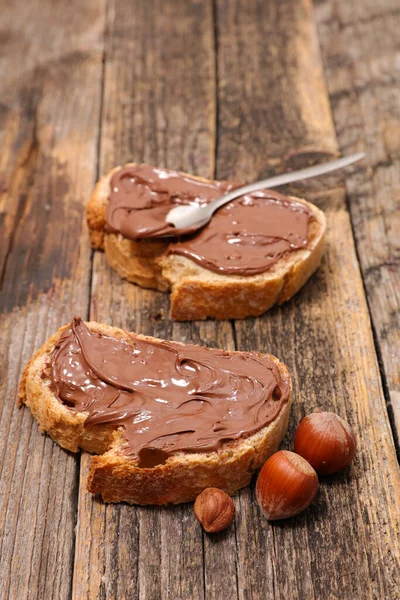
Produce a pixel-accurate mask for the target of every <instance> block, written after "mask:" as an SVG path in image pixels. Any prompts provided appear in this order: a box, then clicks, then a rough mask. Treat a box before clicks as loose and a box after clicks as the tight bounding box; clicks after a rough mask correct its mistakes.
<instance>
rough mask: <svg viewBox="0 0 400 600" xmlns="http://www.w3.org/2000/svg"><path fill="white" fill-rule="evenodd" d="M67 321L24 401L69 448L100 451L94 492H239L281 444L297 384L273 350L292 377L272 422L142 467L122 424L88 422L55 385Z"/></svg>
mask: <svg viewBox="0 0 400 600" xmlns="http://www.w3.org/2000/svg"><path fill="white" fill-rule="evenodd" d="M86 325H87V326H88V328H89V330H90V331H93V332H98V333H104V334H106V335H109V336H112V337H115V338H117V339H122V340H125V341H127V342H130V343H131V338H130V336H129V334H128V333H127V332H126V331H123V330H122V329H118V328H116V327H110V326H107V325H102V324H100V323H96V322H89V323H86ZM67 327H68V325H66V326H64V327H61V328H60V329H59V330H58V331H57V333H55V334H54V335H53V336H52V337H51V338H50V339H49V340H48V341H47V342H46V343H45V344H44V345H43V346H42V347H41V348H40V349H39V350H38V351H37V352H36V354H35V355H34V356H33V357H32V359H31V360H30V361H29V362H28V364H27V365H26V367H25V369H24V372H23V375H22V378H21V383H20V387H19V394H18V402H19V404H20V405H21V404H26V405H27V406H29V408H30V410H31V412H32V414H33V416H34V417H35V419H36V420H37V421H38V423H39V427H40V429H41V431H43V432H46V433H48V434H49V435H50V436H51V437H52V438H53V440H54V441H55V442H57V443H58V444H59V445H60V446H62V447H63V448H65V449H67V450H70V451H72V452H77V451H78V450H79V449H82V450H86V451H87V452H91V453H95V454H98V455H99V456H93V457H92V458H91V462H90V467H89V478H88V483H87V488H88V490H89V491H90V492H92V493H93V494H101V496H102V498H103V500H104V501H105V502H128V503H130V504H142V505H147V504H158V505H163V504H169V503H172V504H177V503H180V502H189V501H191V500H194V499H195V498H196V496H197V495H198V494H199V493H200V492H201V491H202V490H203V489H205V488H206V487H218V488H221V489H223V490H225V491H226V492H227V493H228V494H234V493H235V492H237V491H238V490H239V489H240V488H242V487H244V486H246V485H247V484H248V483H249V482H250V479H251V477H252V475H253V473H254V471H255V470H257V469H258V468H259V467H261V466H262V465H263V464H264V462H265V461H266V460H267V458H268V457H269V456H270V455H271V454H272V453H273V452H275V451H276V450H277V448H278V446H279V444H280V442H281V440H282V438H283V436H284V435H285V432H286V428H287V425H288V420H289V414H290V406H291V402H292V388H291V381H290V375H289V372H288V370H287V367H286V366H285V365H284V364H283V363H281V362H280V361H279V360H278V359H277V358H275V357H274V356H269V358H270V359H271V360H273V361H274V362H275V364H276V365H277V367H278V369H279V372H280V374H281V377H282V378H283V379H284V380H286V381H289V383H290V394H289V400H288V402H287V403H286V404H284V405H283V407H282V410H281V411H280V413H279V414H278V416H277V417H276V419H275V420H274V421H272V423H270V424H269V425H268V426H266V427H264V428H263V429H261V430H260V431H258V432H257V433H255V434H253V435H251V436H249V437H248V438H245V439H238V440H235V441H233V442H229V443H226V444H224V445H223V447H222V449H221V450H220V451H218V452H216V451H214V452H207V453H186V452H177V453H175V454H173V455H171V456H170V457H169V458H168V460H167V462H166V463H165V464H163V465H158V466H156V467H153V468H150V469H147V468H139V467H138V466H137V459H136V458H135V457H132V456H126V455H124V454H123V452H122V446H123V436H122V433H121V428H119V429H118V428H117V429H116V428H115V426H113V425H104V424H99V425H95V426H92V427H85V426H84V422H85V419H86V416H87V413H85V412H74V411H72V410H70V409H68V408H67V407H66V406H65V405H63V404H62V403H61V402H60V401H59V400H58V399H57V397H56V396H55V395H54V394H53V392H52V390H51V389H50V380H49V379H48V378H46V377H44V374H45V368H46V363H47V362H48V359H49V357H50V355H51V353H52V351H53V349H54V347H55V344H56V342H57V340H58V339H59V337H60V335H61V333H62V332H63V331H64V330H65V329H66V328H67ZM138 337H139V338H141V339H144V340H151V341H154V340H155V338H150V337H147V336H138ZM155 341H156V342H157V340H155Z"/></svg>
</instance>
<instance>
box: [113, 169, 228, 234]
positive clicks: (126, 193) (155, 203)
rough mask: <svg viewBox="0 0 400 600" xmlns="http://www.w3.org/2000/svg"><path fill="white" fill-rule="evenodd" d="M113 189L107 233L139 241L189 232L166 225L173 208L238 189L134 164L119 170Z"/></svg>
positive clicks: (210, 198) (222, 182)
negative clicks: (167, 217) (118, 234)
mask: <svg viewBox="0 0 400 600" xmlns="http://www.w3.org/2000/svg"><path fill="white" fill-rule="evenodd" d="M238 185H239V184H236V187H237V186H238ZM110 187H111V192H110V196H109V202H108V205H107V209H106V227H107V231H109V232H112V233H120V234H121V235H123V237H126V238H128V239H130V240H140V239H146V238H157V237H161V236H165V235H170V236H171V235H172V236H178V235H179V236H180V235H183V234H186V233H188V232H190V231H191V230H190V229H179V230H178V229H176V228H175V227H174V226H173V225H171V224H168V223H166V222H165V218H166V216H167V214H168V213H169V211H170V210H171V208H172V207H173V206H177V205H179V204H199V205H202V204H206V203H208V202H211V200H216V199H217V198H219V197H220V196H223V195H224V194H226V193H227V192H228V191H230V190H231V189H233V188H234V187H235V186H234V184H230V183H228V182H227V181H210V182H207V181H206V182H204V181H200V180H198V179H195V178H194V177H190V176H189V175H182V173H178V171H171V170H170V169H156V168H155V167H151V166H150V165H132V166H129V167H124V168H122V169H120V170H119V171H116V173H114V175H113V176H112V178H111V183H110Z"/></svg>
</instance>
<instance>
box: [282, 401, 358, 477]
mask: <svg viewBox="0 0 400 600" xmlns="http://www.w3.org/2000/svg"><path fill="white" fill-rule="evenodd" d="M294 450H295V452H297V454H300V456H302V457H303V458H305V459H306V461H308V462H309V463H310V465H311V466H312V467H313V468H314V469H315V470H316V471H317V473H318V474H319V475H332V474H333V473H337V472H338V471H340V470H341V469H344V468H345V467H347V466H348V465H349V464H350V463H351V461H352V460H353V458H354V454H355V451H356V438H355V435H354V433H353V430H352V429H351V427H350V425H349V424H348V423H346V421H344V420H343V419H342V418H341V417H339V415H336V414H335V413H332V412H314V413H311V414H310V415H308V416H307V417H304V419H303V420H302V421H301V423H300V425H299V427H298V429H297V433H296V437H295V440H294Z"/></svg>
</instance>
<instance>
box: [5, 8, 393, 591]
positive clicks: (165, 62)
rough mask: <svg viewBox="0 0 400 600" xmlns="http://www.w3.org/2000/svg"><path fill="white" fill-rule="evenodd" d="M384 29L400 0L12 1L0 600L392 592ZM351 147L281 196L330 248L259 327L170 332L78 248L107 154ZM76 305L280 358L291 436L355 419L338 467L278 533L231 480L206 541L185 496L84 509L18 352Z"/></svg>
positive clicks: (389, 119) (217, 171) (180, 156)
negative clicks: (327, 171) (37, 409)
mask: <svg viewBox="0 0 400 600" xmlns="http://www.w3.org/2000/svg"><path fill="white" fill-rule="evenodd" d="M399 30H400V10H399V6H398V2H397V0H380V2H377V1H376V0H374V1H373V0H360V1H359V2H357V3H348V2H346V1H345V0H324V1H318V2H316V3H315V6H313V5H312V3H311V2H310V1H309V0H279V1H278V0H270V1H268V2H265V1H261V0H260V1H256V0H251V1H239V0H236V1H233V0H216V1H211V0H202V1H196V0H190V1H189V0H188V1H187V2H181V1H180V0H164V1H162V0H158V1H157V0H146V1H145V0H138V1H137V2H133V1H132V2H129V1H127V0H116V1H115V2H112V1H109V2H106V1H105V0H104V1H103V2H99V1H95V0H81V1H80V2H78V1H77V0H74V1H73V2H69V3H67V2H60V3H56V5H55V4H54V3H52V2H50V0H34V1H32V2H30V3H22V2H5V3H4V5H3V7H2V18H1V23H0V47H1V56H2V57H3V60H2V61H0V144H1V145H0V148H1V151H0V223H1V233H2V235H1V236H0V268H1V295H0V306H1V316H0V326H1V330H0V336H1V350H2V361H1V366H0V385H1V398H0V407H1V409H0V410H1V412H0V528H1V531H2V537H1V542H0V543H1V556H0V575H1V576H0V598H4V599H6V598H10V599H12V600H14V599H15V600H16V599H18V600H20V599H25V598H30V599H38V600H41V599H42V598H46V599H47V598H53V599H56V600H64V599H65V600H66V599H73V600H81V599H82V600H84V599H89V598H90V599H116V600H120V599H127V600H132V599H135V600H136V599H137V598H138V599H139V598H140V599H141V600H153V599H154V600H158V599H159V598H162V599H168V600H177V599H183V600H186V599H190V600H191V599H192V598H193V599H197V598H199V599H200V598H201V599H203V598H206V599H207V600H209V599H214V598H216V599H218V600H230V599H232V598H238V599H240V600H249V599H253V598H254V599H257V600H258V599H259V598H271V599H281V598H282V599H285V600H286V599H292V598H293V599H295V598H300V599H305V600H308V599H316V600H317V599H318V600H319V599H325V598H328V599H340V600H342V599H349V600H353V599H363V600H364V598H374V599H379V600H380V599H390V600H391V599H392V598H393V599H396V598H399V597H400V593H399V573H400V514H399V508H398V504H399V500H400V478H399V466H398V462H397V459H396V443H397V440H398V428H399V427H400V418H399V397H400V382H399V372H400V356H399V341H400V333H399V280H400V274H399V273H400V269H399V243H398V240H399V234H400V231H399V216H398V215H399V202H400V180H399V172H400V171H399V166H400V165H399V162H400V108H399V107H400V92H399V89H400V87H399V83H400V81H399V80H400V75H399V69H398V55H399V46H400V42H399V36H398V31H399ZM359 149H365V150H366V151H367V153H368V157H367V160H366V161H365V162H364V163H363V164H360V165H357V166H355V167H354V168H353V169H351V170H350V172H348V173H347V176H346V179H344V176H343V174H336V175H331V176H329V177H325V178H323V179H322V178H321V179H319V180H314V181H310V182H308V183H307V184H306V183H303V184H299V185H297V186H296V187H294V188H293V190H292V191H293V192H295V193H297V194H298V195H305V196H307V197H308V198H309V199H310V200H312V201H313V202H315V203H316V204H317V205H318V206H320V207H321V208H323V209H324V210H325V211H326V213H327V216H328V222H329V234H328V238H329V247H328V251H327V254H326V256H325V258H324V260H323V264H322V266H321V268H320V269H319V271H318V272H317V273H316V274H315V275H314V277H313V278H312V279H311V280H310V282H309V283H308V284H307V285H306V286H305V287H304V288H303V290H302V291H301V292H300V293H299V294H298V295H297V296H296V297H295V298H294V299H293V300H292V301H290V302H289V303H287V304H286V305H284V306H282V307H280V308H275V309H273V310H271V311H270V312H268V313H267V314H266V315H264V316H263V317H261V318H259V319H247V320H243V321H237V322H227V321H226V322H213V321H206V322H202V323H198V322H197V323H196V322H193V323H172V322H171V321H170V320H169V318H168V306H169V301H168V295H166V294H162V293H158V292H153V291H148V290H142V289H140V288H138V287H136V286H133V285H130V284H128V283H127V282H124V281H122V280H121V279H120V278H119V277H118V276H117V275H116V274H115V273H114V272H113V271H111V269H110V268H109V267H108V266H107V264H106V261H105V258H104V255H103V254H101V253H95V254H94V255H93V254H92V253H91V251H90V248H89V243H88V236H87V230H86V226H85V223H84V206H85V203H86V202H87V200H88V198H89V197H90V193H91V190H92V187H93V184H94V182H95V180H96V177H97V176H98V175H99V174H102V173H104V172H106V171H107V170H109V169H110V168H111V167H113V166H114V165H115V164H119V163H123V162H125V161H128V160H136V161H147V162H150V163H154V164H157V165H160V166H166V167H171V168H178V169H179V168H181V169H183V170H186V171H189V172H193V173H195V174H198V175H203V176H205V177H208V176H216V177H220V178H222V177H227V178H229V177H232V178H233V177H237V178H239V179H240V178H243V179H247V180H249V181H250V180H253V179H256V178H257V177H261V176H264V175H267V174H270V173H274V172H281V171H284V170H286V169H288V168H296V167H300V166H303V165H305V164H309V163H312V162H317V161H319V160H324V159H326V158H329V157H332V156H335V155H337V154H338V153H339V152H350V151H355V150H359ZM396 211H397V212H396ZM72 314H81V315H83V316H84V317H85V318H86V317H90V318H92V319H95V320H99V321H103V322H105V323H112V324H114V325H116V326H121V327H124V328H127V329H131V330H135V331H137V332H140V333H145V334H146V333H147V334H152V335H156V336H159V337H165V338H172V339H175V340H179V341H194V342H199V343H205V344H208V345H212V346H219V347H223V348H229V349H234V348H238V349H241V350H245V349H257V350H261V351H270V352H272V353H274V354H276V355H277V356H278V357H280V358H281V359H282V360H284V361H285V362H286V363H287V365H288V367H289V369H290V370H291V373H292V375H293V381H294V386H295V403H294V407H293V411H292V417H291V421H290V426H289V431H288V434H287V436H286V438H285V440H284V444H283V445H284V447H286V448H291V447H292V442H293V435H294V432H295V429H296V425H297V423H298V422H299V420H300V418H301V417H302V416H303V415H304V414H306V413H307V412H309V411H310V410H312V409H313V408H316V407H320V408H324V409H328V410H334V411H336V412H338V413H339V414H341V415H342V416H343V417H345V418H346V419H347V420H348V421H349V422H350V423H351V424H352V426H353V427H354V429H355V431H356V434H357V438H358V441H359V452H358V454H357V458H356V460H355V463H354V465H353V466H352V467H351V469H349V470H348V471H346V472H344V473H343V474H340V475H338V476H336V477H333V478H331V479H325V480H323V481H322V482H321V488H320V493H319V495H318V497H317V500H316V502H315V503H314V504H313V505H312V507H310V509H308V510H307V511H306V512H305V513H303V514H302V515H300V516H299V517H298V518H296V519H292V520H288V521H286V522H283V523H276V524H269V523H268V522H267V521H266V520H265V519H263V517H262V516H261V514H260V511H259V509H258V507H257V505H256V503H255V498H254V485H252V486H250V487H249V488H247V489H244V490H242V491H241V492H240V494H238V495H237V496H236V498H235V504H236V508H237V518H236V522H235V524H234V526H232V527H231V528H230V529H229V530H228V531H226V532H224V533H221V534H218V535H214V536H209V535H207V534H204V533H203V532H202V530H201V528H200V526H199V525H198V523H197V521H196V520H195V519H194V517H193V512H192V507H191V505H181V506H177V507H171V508H161V509H160V508H152V507H148V508H135V507H129V506H126V505H114V506H112V505H108V506H107V505H105V504H103V503H102V502H100V501H98V500H97V499H93V498H92V497H91V496H90V495H89V494H88V493H87V492H86V489H85V481H86V476H87V466H88V457H87V456H86V455H82V456H81V457H79V456H73V455H72V454H69V453H67V452H65V451H63V450H61V449H60V448H59V447H58V446H57V445H56V444H54V443H53V442H52V441H51V440H50V439H48V438H46V437H44V436H43V435H41V434H40V432H39V430H38V427H37V425H36V423H35V422H34V420H33V419H32V417H31V415H30V413H29V411H28V410H18V409H17V408H16V406H15V396H16V388H17V385H18V380H19V376H20V372H21V369H22V368H23V365H24V364H25V362H26V361H27V360H28V359H29V357H30V356H31V354H32V352H33V350H34V349H35V348H38V347H39V346H40V345H41V344H42V343H43V342H44V341H45V339H46V338H47V337H48V336H49V335H50V333H52V332H53V331H54V330H55V329H56V328H57V327H58V326H59V325H60V324H62V323H64V322H66V321H68V319H70V317H71V315H72Z"/></svg>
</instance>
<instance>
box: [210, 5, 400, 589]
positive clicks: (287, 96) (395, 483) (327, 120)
mask: <svg viewBox="0 0 400 600" xmlns="http://www.w3.org/2000/svg"><path fill="white" fill-rule="evenodd" d="M343 4H344V3H343ZM348 11H349V13H350V9H349V8H348ZM217 30H218V32H219V37H218V48H219V55H218V74H219V86H218V97H219V118H220V120H219V127H218V131H217V139H218V155H217V176H219V177H226V176H229V175H231V174H232V173H233V172H234V174H235V176H236V177H238V178H241V177H243V178H245V179H249V180H252V179H256V178H257V177H259V176H260V175H261V174H264V173H265V169H267V170H268V171H269V170H271V169H277V170H281V169H284V168H287V167H291V166H293V162H291V158H292V157H295V158H296V164H298V163H302V162H308V161H309V160H310V159H312V160H314V159H315V158H321V157H323V156H324V155H330V154H332V153H335V152H336V140H335V131H334V127H333V124H332V120H331V115H330V110H329V104H328V99H327V92H326V89H325V86H324V80H323V75H322V68H321V59H320V54H319V48H318V41H317V37H316V31H315V26H314V24H313V15H312V5H311V3H310V2H308V0H301V1H298V0H283V1H281V2H279V3H278V2H276V3H272V2H269V3H265V2H254V3H246V4H242V3H237V2H236V3H235V2H231V1H230V0H219V1H218V2H217ZM310 148H312V149H313V150H315V149H316V150H317V152H313V151H311V153H310ZM271 157H272V161H271ZM360 177H365V173H362V172H360V175H359V178H360ZM334 182H336V184H337V178H336V179H335V181H334ZM334 182H333V181H331V186H332V185H333V183H334ZM319 187H320V188H321V184H319ZM299 189H300V190H301V191H300V192H299V193H303V192H304V193H305V190H306V189H307V186H305V184H303V186H301V187H300V186H299V187H298V188H297V190H299ZM317 189H318V186H315V187H314V185H313V186H310V187H309V190H313V191H312V193H311V196H310V192H309V193H308V197H309V198H310V199H314V201H315V202H316V203H317V204H318V205H319V206H320V207H322V208H323V209H324V210H326V212H327V216H328V222H329V234H328V238H329V248H328V251H327V255H326V258H325V259H324V261H323V265H322V267H321V269H320V270H319V272H318V273H317V274H316V275H315V276H314V277H313V278H312V280H311V281H310V282H309V283H308V284H307V285H306V286H305V288H304V289H303V290H302V292H301V293H300V294H298V296H297V297H296V298H295V299H294V300H293V301H291V302H289V303H288V304H287V305H285V306H283V307H281V308H276V309H274V310H272V311H270V312H269V313H267V314H266V315H265V316H264V317H262V318H260V319H248V320H246V321H242V322H236V324H235V329H236V336H237V342H238V347H239V349H258V350H261V351H270V352H272V353H275V354H276V355H277V356H278V357H279V358H281V359H282V360H284V361H285V362H286V363H287V364H288V366H289V368H290V370H291V372H292V374H293V379H294V386H295V393H296V401H295V405H294V408H293V416H292V420H291V424H290V428H289V433H288V436H287V438H286V442H285V444H286V447H291V444H292V440H293V436H294V432H295V428H296V425H297V423H298V422H299V420H300V418H301V417H302V416H303V415H304V414H305V413H307V412H309V411H311V410H312V409H313V408H315V407H321V408H325V409H328V410H334V411H336V412H338V413H339V414H341V415H342V416H344V417H345V418H347V419H348V420H349V422H350V423H351V424H352V426H353V427H354V428H355V430H356V433H357V437H358V440H359V446H360V449H359V452H358V456H357V460H356V462H355V464H354V466H352V468H351V469H350V470H348V471H347V472H345V473H343V474H341V475H339V476H337V477H335V478H332V479H331V480H329V481H328V480H327V481H323V482H322V485H321V492H320V494H319V497H318V499H317V501H316V503H315V504H314V505H313V506H312V507H311V508H310V509H309V510H308V511H307V512H305V513H304V514H303V515H301V516H299V517H298V518H296V519H295V520H291V521H287V522H284V523H282V524H279V523H278V524H275V525H270V524H268V523H267V522H266V521H265V519H263V518H262V517H261V515H260V513H259V511H258V509H257V508H256V505H255V499H254V493H253V492H252V491H251V490H247V491H243V492H242V493H241V495H240V501H239V503H240V514H239V517H238V521H237V550H238V587H239V597H240V598H243V599H247V598H260V597H265V596H266V597H270V598H291V597H300V598H326V597H329V598H349V599H350V598H351V599H353V598H392V597H396V594H397V593H398V580H397V577H398V572H399V567H400V544H399V541H400V540H399V520H400V516H399V511H398V507H397V506H396V497H398V494H399V492H400V483H399V471H398V465H397V462H396V456H395V451H394V445H393V439H392V435H391V430H390V426H389V422H388V417H387V412H386V406H385V401H384V396H383V392H382V386H381V380H380V374H379V369H378V365H377V360H376V355H375V351H374V343H373V338H372V333H371V327H370V322H369V315H368V309H367V305H366V301H365V297H364V293H363V285H362V280H361V277H360V272H359V266H358V262H357V258H356V254H355V248H354V242H353V237H352V231H351V224H350V219H349V214H348V212H347V210H346V204H345V197H344V191H343V187H339V188H337V189H333V190H331V191H328V190H326V191H325V192H321V191H320V192H319V193H317V191H316V190H317ZM266 587H267V589H266Z"/></svg>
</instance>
